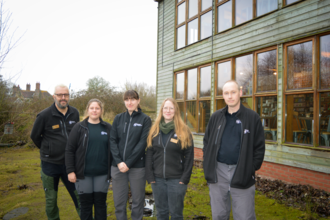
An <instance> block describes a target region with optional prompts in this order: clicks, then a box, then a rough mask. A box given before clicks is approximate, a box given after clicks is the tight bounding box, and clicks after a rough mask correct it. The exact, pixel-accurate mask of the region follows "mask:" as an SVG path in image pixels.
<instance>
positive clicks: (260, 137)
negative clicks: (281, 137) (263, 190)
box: [253, 117, 265, 171]
mask: <svg viewBox="0 0 330 220" xmlns="http://www.w3.org/2000/svg"><path fill="white" fill-rule="evenodd" d="M255 125H256V126H255V128H256V132H255V134H254V144H253V167H254V169H255V171H257V170H259V169H260V167H261V164H262V162H263V160H264V156H265V136H264V129H263V127H262V124H261V120H260V118H259V117H257V121H256V122H255Z"/></svg>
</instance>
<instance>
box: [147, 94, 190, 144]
mask: <svg viewBox="0 0 330 220" xmlns="http://www.w3.org/2000/svg"><path fill="white" fill-rule="evenodd" d="M166 101H170V102H172V103H173V105H174V118H173V121H174V126H175V133H176V135H177V137H178V139H179V141H180V143H181V149H185V148H187V147H188V146H191V145H192V143H191V142H192V140H191V137H192V135H191V132H190V130H189V128H188V126H187V125H186V124H185V123H184V122H183V120H182V119H181V116H180V108H179V105H178V103H177V102H176V101H175V99H173V98H166V99H165V100H164V101H163V103H162V105H161V106H160V109H159V113H158V116H157V118H156V120H155V123H154V124H153V126H152V127H151V129H150V131H149V135H148V139H147V146H148V147H151V146H152V139H153V138H154V137H156V136H157V135H158V133H159V124H160V123H161V121H162V119H163V108H164V105H165V102H166Z"/></svg>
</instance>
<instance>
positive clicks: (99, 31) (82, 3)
mask: <svg viewBox="0 0 330 220" xmlns="http://www.w3.org/2000/svg"><path fill="white" fill-rule="evenodd" d="M4 4H5V9H6V10H9V11H10V12H11V13H12V21H13V22H12V24H11V32H13V31H14V30H15V29H16V28H17V30H16V32H15V37H16V38H18V37H20V36H22V35H23V34H24V35H23V36H22V39H21V40H20V41H19V43H18V45H17V47H16V48H15V49H14V50H12V51H11V52H10V54H9V56H8V57H7V59H6V62H5V64H4V69H3V70H2V72H1V74H3V75H4V78H5V79H8V78H12V82H13V83H15V84H16V85H17V84H19V85H20V87H21V88H22V89H25V88H26V84H27V83H30V84H31V89H32V90H34V89H35V84H36V82H40V84H41V89H42V90H48V91H49V92H50V93H52V92H53V88H54V86H55V85H57V84H60V83H64V84H66V85H68V86H69V84H70V83H71V89H74V90H75V91H78V90H80V89H84V88H86V81H87V80H88V79H90V78H92V77H94V76H100V77H103V78H104V79H106V80H107V81H109V82H110V85H112V86H117V87H118V86H121V85H123V83H124V82H125V81H126V80H128V81H130V82H146V83H147V84H149V85H156V55H157V12H158V11H157V6H158V4H157V3H156V2H154V1H153V0H143V1H137V0H125V1H124V0H93V1H91V0H88V1H87V0H4Z"/></svg>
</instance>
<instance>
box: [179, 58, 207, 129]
mask: <svg viewBox="0 0 330 220" xmlns="http://www.w3.org/2000/svg"><path fill="white" fill-rule="evenodd" d="M204 67H210V68H211V79H210V81H211V84H210V89H211V88H212V64H211V63H207V64H204V65H200V66H197V67H193V68H189V69H185V70H181V71H178V72H175V73H174V85H175V86H174V88H173V90H174V92H173V94H174V99H175V100H176V101H177V102H178V103H183V106H184V109H183V112H184V118H183V121H184V122H185V123H186V124H187V103H188V102H195V103H196V112H197V127H196V130H197V132H192V133H193V134H202V135H203V134H204V133H202V132H200V131H199V128H200V117H201V115H200V112H199V103H200V102H201V101H210V104H212V103H211V102H212V99H211V97H212V94H211V93H210V96H206V97H200V81H201V80H200V78H201V69H202V68H204ZM191 69H197V96H196V97H197V98H196V99H194V100H191V99H187V88H188V71H189V70H191ZM180 73H184V79H185V80H184V96H183V99H177V98H176V88H177V75H178V74H180ZM210 113H211V109H210Z"/></svg>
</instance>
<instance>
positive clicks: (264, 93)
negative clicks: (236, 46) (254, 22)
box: [215, 47, 277, 141]
mask: <svg viewBox="0 0 330 220" xmlns="http://www.w3.org/2000/svg"><path fill="white" fill-rule="evenodd" d="M254 70H256V74H253V71H254ZM215 76H216V80H215V88H216V91H215V104H216V109H221V108H223V107H225V106H226V103H225V101H224V99H223V96H222V87H223V85H224V83H225V82H226V81H228V80H231V79H235V80H236V81H237V82H238V84H239V85H240V87H241V90H242V93H243V94H242V97H241V103H242V104H243V105H244V106H245V107H247V108H250V109H253V110H255V111H256V112H257V113H258V114H259V115H260V119H261V121H262V125H263V127H264V134H265V138H266V140H267V141H276V140H277V83H276V82H277V49H276V47H272V48H267V49H266V50H261V51H256V52H254V53H251V54H247V55H243V56H238V57H233V58H230V59H227V60H222V61H219V62H217V63H216V74H215ZM254 82H256V83H254Z"/></svg>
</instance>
